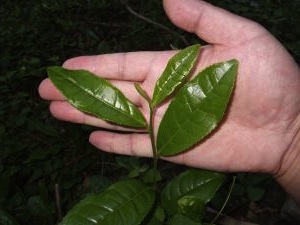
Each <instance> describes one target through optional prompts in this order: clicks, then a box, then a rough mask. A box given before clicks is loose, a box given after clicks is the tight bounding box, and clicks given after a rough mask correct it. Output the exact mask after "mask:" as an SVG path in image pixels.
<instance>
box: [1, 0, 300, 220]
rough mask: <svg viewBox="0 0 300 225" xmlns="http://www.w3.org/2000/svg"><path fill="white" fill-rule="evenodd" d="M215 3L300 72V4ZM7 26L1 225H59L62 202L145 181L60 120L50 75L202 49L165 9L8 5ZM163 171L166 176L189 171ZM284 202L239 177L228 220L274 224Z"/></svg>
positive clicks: (137, 166) (136, 0) (145, 3)
mask: <svg viewBox="0 0 300 225" xmlns="http://www.w3.org/2000/svg"><path fill="white" fill-rule="evenodd" d="M210 2H212V3H214V4H216V5H219V6H221V7H224V8H226V9H228V10H230V11H232V12H235V13H237V14H240V15H242V16H245V17H248V18H251V19H254V20H255V21H257V22H259V23H261V24H263V25H264V26H265V27H266V28H267V29H268V30H270V31H271V32H272V33H273V34H274V35H275V36H276V37H277V38H278V39H279V40H280V41H281V42H282V43H283V44H284V45H285V47H286V48H287V49H288V50H289V51H290V52H291V54H292V55H293V56H294V57H295V58H296V60H297V61H298V62H299V60H300V41H299V36H300V29H299V22H300V14H299V12H298V10H299V7H300V1H298V0H290V1H281V0H263V1H261V0H223V1H217V0H210ZM130 9H132V10H134V11H136V12H138V13H139V14H140V15H143V16H146V17H147V18H150V19H151V20H153V21H156V22H158V23H159V24H163V25H164V26H166V27H168V29H171V30H172V32H171V31H168V30H166V29H162V28H161V27H159V26H157V25H155V24H153V23H149V22H146V21H145V20H142V19H139V18H138V17H137V16H136V15H134V13H133V12H132V11H130ZM0 21H1V22H0V46H1V54H0V65H1V67H0V68H1V74H0V96H1V100H0V140H1V142H0V224H29V223H30V224H33V225H34V224H41V223H43V224H49V225H50V224H56V223H57V221H58V220H59V217H60V213H59V212H57V208H56V203H59V202H58V200H60V204H59V205H60V206H61V208H62V214H64V213H65V212H66V211H67V210H68V209H69V208H70V207H71V206H72V205H73V204H74V203H75V202H77V201H78V199H80V198H82V197H83V196H84V195H87V194H88V193H93V192H98V191H99V190H102V189H103V188H104V187H106V186H107V185H108V184H110V183H111V182H112V181H114V180H117V179H119V178H122V177H124V176H131V177H134V176H138V175H140V174H142V173H144V172H145V170H146V169H147V159H137V158H130V157H122V156H118V157H116V156H111V155H107V154H105V153H102V152H100V151H98V150H96V149H94V148H93V147H92V146H91V145H90V144H89V143H88V133H89V131H90V130H91V129H94V128H91V127H86V126H82V125H76V124H75V125H74V124H70V123H66V122H61V121H57V120H55V119H53V118H52V117H51V116H50V114H49V112H48V103H46V102H44V101H42V100H41V99H40V98H39V96H38V93H37V87H38V84H39V82H40V81H41V80H42V79H43V78H45V76H46V75H45V67H47V66H50V65H61V63H62V62H63V61H64V60H66V59H68V58H70V57H73V56H78V55H87V54H103V53H111V52H121V51H122V52H123V51H141V50H164V49H170V48H182V47H185V46H186V43H185V42H184V40H186V41H187V42H188V43H189V44H193V43H196V42H198V41H199V40H198V39H197V37H195V36H194V35H192V34H188V33H185V32H183V31H180V30H178V29H177V28H176V27H174V26H173V25H172V24H171V23H170V22H169V21H168V19H167V18H166V16H165V14H164V12H163V8H162V5H161V1H157V0H128V1H121V0H74V1H69V0H51V1H50V0H27V1H22V0H11V1H8V0H4V1H2V3H1V5H0ZM158 34H159V35H158ZM161 167H162V168H163V169H164V171H167V172H168V173H166V174H176V173H177V171H179V170H184V167H181V166H175V165H171V164H168V163H163V164H162V165H161ZM163 179H168V177H163ZM55 187H58V188H59V190H60V195H59V196H60V198H57V197H55ZM226 191H227V190H224V194H225V192H226ZM274 195H275V197H276V198H277V199H278V201H274V199H275V198H274ZM222 196H223V195H222V191H221V193H220V194H219V198H217V199H216V200H215V201H214V203H213V206H215V207H219V206H220V204H221V202H222V200H221V199H222ZM282 197H284V194H283V192H282V191H281V190H280V188H279V187H278V186H277V185H276V184H274V182H273V181H272V180H271V179H270V178H269V177H268V176H262V175H249V174H240V175H239V176H238V184H237V185H236V188H235V190H234V193H233V197H232V199H231V201H230V204H229V206H228V209H227V213H228V214H230V215H232V216H236V217H243V218H245V217H246V218H248V219H252V220H259V221H263V222H264V224H275V222H278V220H279V219H278V217H276V216H275V214H278V210H279V209H280V207H281V204H282ZM218 199H219V200H218ZM253 204H254V206H253ZM253 207H254V208H253ZM266 208H269V209H271V211H270V210H269V211H268V210H267V211H263V209H266ZM249 210H250V211H251V212H254V216H253V215H252V214H251V215H252V216H251V217H249ZM259 210H260V211H259ZM272 210H273V211H272ZM266 218H267V219H266ZM264 220H266V221H264Z"/></svg>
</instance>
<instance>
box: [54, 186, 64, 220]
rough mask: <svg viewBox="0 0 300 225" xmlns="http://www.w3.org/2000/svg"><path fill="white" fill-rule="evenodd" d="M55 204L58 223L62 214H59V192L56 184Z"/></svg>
mask: <svg viewBox="0 0 300 225" xmlns="http://www.w3.org/2000/svg"><path fill="white" fill-rule="evenodd" d="M54 192H55V203H56V209H57V219H58V222H60V221H61V220H62V212H61V201H60V192H59V186H58V184H55V190H54Z"/></svg>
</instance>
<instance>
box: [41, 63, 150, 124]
mask: <svg viewBox="0 0 300 225" xmlns="http://www.w3.org/2000/svg"><path fill="white" fill-rule="evenodd" d="M47 72H48V76H49V78H50V79H51V81H52V82H53V84H54V85H55V86H56V87H57V88H58V90H59V91H60V92H61V93H62V94H63V95H64V96H65V98H66V99H67V100H68V101H69V102H70V103H71V104H72V105H73V106H74V107H76V108H77V109H79V110H81V111H83V112H86V113H90V114H92V115H94V116H97V117H99V118H101V119H104V120H107V121H110V122H114V123H117V124H120V125H124V126H130V127H137V128H142V127H145V126H146V121H145V119H144V116H143V114H142V113H141V112H140V111H139V109H138V108H137V107H136V106H134V105H133V104H132V103H131V102H130V101H129V100H128V99H127V98H126V97H125V96H124V95H123V94H122V92H121V91H120V90H118V89H117V88H116V87H114V86H113V85H112V84H111V83H109V82H108V81H107V80H105V79H103V78H101V77H98V76H96V75H94V74H92V73H90V72H88V71H85V70H68V69H64V68H62V67H57V66H54V67H49V68H48V70H47Z"/></svg>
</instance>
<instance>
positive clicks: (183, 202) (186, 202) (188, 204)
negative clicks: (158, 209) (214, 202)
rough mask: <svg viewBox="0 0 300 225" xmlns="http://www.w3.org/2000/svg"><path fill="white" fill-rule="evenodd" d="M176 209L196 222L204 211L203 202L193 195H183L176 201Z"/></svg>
mask: <svg viewBox="0 0 300 225" xmlns="http://www.w3.org/2000/svg"><path fill="white" fill-rule="evenodd" d="M177 204H178V211H179V212H180V213H181V214H182V215H185V216H187V217H189V218H190V219H192V220H194V221H196V222H198V221H200V220H201V219H202V218H203V216H204V213H205V207H206V205H205V202H203V201H202V200H200V199H199V198H198V197H197V196H194V195H185V196H183V197H182V198H180V199H179V200H178V201H177Z"/></svg>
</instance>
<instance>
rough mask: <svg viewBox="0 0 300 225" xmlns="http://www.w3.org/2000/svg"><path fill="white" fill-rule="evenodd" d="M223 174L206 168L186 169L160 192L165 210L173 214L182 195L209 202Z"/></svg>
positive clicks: (221, 180)
mask: <svg viewBox="0 0 300 225" xmlns="http://www.w3.org/2000/svg"><path fill="white" fill-rule="evenodd" d="M224 178H225V176H224V175H223V174H220V173H217V172H211V171H206V170H188V171H185V172H183V173H181V174H180V175H179V176H177V177H176V178H174V179H173V180H172V181H170V182H169V183H168V184H167V186H166V187H165V188H164V190H163V191H162V193H161V202H162V206H163V208H164V209H165V210H167V211H168V212H169V213H170V214H171V215H174V214H176V213H178V212H180V210H178V207H177V208H176V206H178V201H179V200H180V199H182V198H183V197H184V196H194V197H195V198H197V199H199V200H201V201H202V202H204V203H205V204H206V203H207V202H209V201H210V200H211V199H212V198H213V196H214V194H215V193H216V191H217V190H218V188H219V187H220V185H221V184H222V182H223V180H224Z"/></svg>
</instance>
